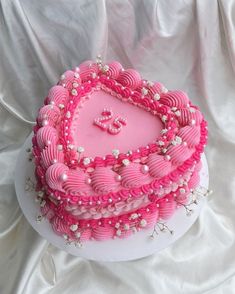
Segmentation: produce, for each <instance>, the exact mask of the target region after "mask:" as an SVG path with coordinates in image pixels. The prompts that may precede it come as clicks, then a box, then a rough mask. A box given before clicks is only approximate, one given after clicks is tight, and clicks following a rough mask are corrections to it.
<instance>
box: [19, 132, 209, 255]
mask: <svg viewBox="0 0 235 294" xmlns="http://www.w3.org/2000/svg"><path fill="white" fill-rule="evenodd" d="M31 138H32V134H31V135H30V136H29V137H28V138H27V140H26V141H25V143H24V145H23V147H22V149H21V151H20V153H19V156H18V160H17V164H16V170H15V189H16V194H17V198H18V201H19V204H20V207H21V209H22V211H23V214H24V215H25V217H26V219H27V220H28V222H29V223H30V224H31V226H32V227H33V228H34V229H35V230H36V231H37V232H38V233H39V234H40V235H41V236H42V237H43V238H45V239H46V240H48V241H49V242H50V243H51V244H53V245H54V246H56V247H58V248H60V249H62V250H64V251H66V252H68V253H70V254H73V255H75V256H80V257H84V258H87V259H91V260H97V261H124V260H133V259H138V258H142V257H145V256H148V255H151V254H153V253H155V252H157V251H159V250H161V249H164V248H166V247H168V246H169V245H170V244H172V243H174V242H175V241H176V240H178V239H179V238H180V237H181V236H183V235H184V234H185V233H186V232H187V231H188V229H189V228H190V227H191V226H192V225H193V223H194V222H195V221H196V219H197V218H198V216H199V213H200V211H201V209H202V207H203V206H204V205H205V203H206V197H204V196H198V204H197V205H196V204H192V205H191V206H190V209H193V214H192V215H191V216H190V217H189V216H187V214H186V210H185V208H184V207H181V208H179V209H178V210H177V211H176V212H175V214H174V215H173V217H172V218H171V219H170V220H169V221H167V223H166V225H167V226H168V227H169V228H170V230H173V231H174V234H170V233H169V232H166V233H163V232H161V231H160V230H159V233H158V234H155V237H154V239H152V238H150V235H151V234H152V232H153V229H151V230H142V231H140V232H137V233H136V234H133V235H132V236H130V237H128V238H126V239H118V238H117V239H113V240H107V241H102V242H99V241H88V242H85V243H84V244H83V246H82V248H80V247H76V246H75V245H74V244H70V245H69V244H67V243H66V240H64V239H63V238H62V237H61V236H58V235H56V234H55V233H54V231H53V230H52V228H51V225H50V223H49V221H48V220H47V219H43V220H42V221H41V222H39V223H38V222H37V221H36V218H37V216H38V215H39V214H40V210H39V204H38V203H36V202H35V194H36V193H35V192H34V190H33V189H30V182H29V183H28V184H27V189H25V187H26V186H25V185H26V179H28V178H30V181H32V182H34V183H35V177H34V164H33V162H30V161H29V160H28V157H29V153H27V151H26V150H27V149H28V148H31ZM202 162H203V167H202V170H201V173H200V176H201V182H200V186H201V187H204V188H201V189H202V192H205V190H206V189H207V188H208V183H209V175H208V166H207V161H206V157H205V155H203V157H202ZM26 190H27V191H26Z"/></svg>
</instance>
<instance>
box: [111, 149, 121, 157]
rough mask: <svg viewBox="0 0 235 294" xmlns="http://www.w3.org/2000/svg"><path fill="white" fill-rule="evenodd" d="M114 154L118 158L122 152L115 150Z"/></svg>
mask: <svg viewBox="0 0 235 294" xmlns="http://www.w3.org/2000/svg"><path fill="white" fill-rule="evenodd" d="M112 154H113V156H115V157H118V155H119V154H120V151H119V150H118V149H113V150H112Z"/></svg>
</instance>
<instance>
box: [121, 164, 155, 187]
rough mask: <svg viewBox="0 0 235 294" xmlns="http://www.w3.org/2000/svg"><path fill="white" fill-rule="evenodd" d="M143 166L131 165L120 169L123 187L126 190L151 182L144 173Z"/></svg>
mask: <svg viewBox="0 0 235 294" xmlns="http://www.w3.org/2000/svg"><path fill="white" fill-rule="evenodd" d="M142 169H143V166H141V165H140V164H138V163H131V164H129V165H128V166H125V167H122V168H121V169H120V172H119V173H120V175H121V178H122V186H123V187H125V188H135V187H139V186H142V185H144V184H147V183H149V182H150V181H151V178H150V177H149V175H148V174H145V173H143V171H142Z"/></svg>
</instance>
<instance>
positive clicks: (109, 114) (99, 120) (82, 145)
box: [33, 61, 207, 240]
mask: <svg viewBox="0 0 235 294" xmlns="http://www.w3.org/2000/svg"><path fill="white" fill-rule="evenodd" d="M34 133H35V135H34V137H33V153H34V157H35V164H36V168H35V174H36V177H37V181H38V190H40V194H41V195H43V201H42V203H43V204H42V212H43V214H47V216H48V218H49V219H50V221H51V223H52V226H53V228H54V230H55V231H56V232H57V233H61V234H65V235H66V236H67V237H69V238H71V239H74V238H75V239H76V238H79V239H89V238H95V239H97V240H102V239H105V238H110V237H113V236H119V237H125V236H127V235H128V234H129V233H130V232H132V231H133V230H137V229H140V228H144V227H150V226H153V224H154V223H156V221H157V220H158V219H159V218H163V219H164V218H168V217H170V216H171V215H172V214H173V212H174V210H175V208H176V207H177V205H183V204H184V203H186V201H187V199H188V195H189V194H190V190H191V189H193V188H194V187H195V186H196V184H197V183H198V182H199V176H198V172H199V170H200V158H201V153H202V152H203V150H204V146H205V144H206V141H207V124H206V121H205V120H204V119H203V116H202V114H201V112H200V111H199V109H198V108H197V107H196V106H194V105H192V103H191V102H190V100H189V98H188V97H187V95H186V94H185V93H184V92H182V91H168V90H167V89H166V88H165V87H164V86H163V85H162V84H160V83H158V82H151V81H146V80H143V79H141V77H140V75H139V73H138V72H136V71H135V70H133V69H127V70H124V69H123V68H122V66H121V65H120V64H119V63H117V62H110V63H108V64H107V65H105V64H102V63H100V62H98V63H93V62H91V61H89V62H85V63H83V64H81V65H80V66H79V68H76V69H75V70H74V71H67V72H65V74H63V75H62V76H61V80H60V81H59V83H58V85H56V86H54V87H52V89H51V90H50V91H49V93H48V96H47V97H46V99H45V105H44V106H43V107H42V108H41V109H40V110H39V114H38V117H37V125H36V126H35V128H34Z"/></svg>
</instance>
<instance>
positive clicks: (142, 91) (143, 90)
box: [141, 88, 148, 96]
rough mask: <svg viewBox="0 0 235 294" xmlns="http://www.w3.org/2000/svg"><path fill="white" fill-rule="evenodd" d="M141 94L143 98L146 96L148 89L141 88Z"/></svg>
mask: <svg viewBox="0 0 235 294" xmlns="http://www.w3.org/2000/svg"><path fill="white" fill-rule="evenodd" d="M141 93H142V95H143V96H145V95H147V94H148V89H146V88H142V89H141Z"/></svg>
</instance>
